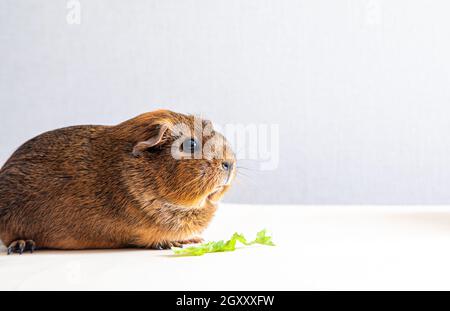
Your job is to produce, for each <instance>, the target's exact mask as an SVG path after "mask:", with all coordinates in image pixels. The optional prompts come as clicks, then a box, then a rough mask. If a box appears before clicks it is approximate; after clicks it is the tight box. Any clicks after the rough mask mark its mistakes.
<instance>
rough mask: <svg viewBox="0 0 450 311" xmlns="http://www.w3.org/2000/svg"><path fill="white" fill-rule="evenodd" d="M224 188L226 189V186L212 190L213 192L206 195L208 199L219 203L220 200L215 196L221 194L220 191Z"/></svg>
mask: <svg viewBox="0 0 450 311" xmlns="http://www.w3.org/2000/svg"><path fill="white" fill-rule="evenodd" d="M223 189H224V186H220V187H217V188H216V189H215V190H214V191H213V192H211V193H210V194H209V195H208V196H207V197H206V200H208V201H209V202H210V203H213V204H215V203H217V201H218V200H216V199H215V196H216V195H217V194H219V193H220V192H222V191H223Z"/></svg>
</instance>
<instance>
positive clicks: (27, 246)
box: [7, 240, 36, 255]
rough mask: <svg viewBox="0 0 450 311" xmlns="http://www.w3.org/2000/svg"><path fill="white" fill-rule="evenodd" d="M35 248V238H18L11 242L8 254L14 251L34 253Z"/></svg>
mask: <svg viewBox="0 0 450 311" xmlns="http://www.w3.org/2000/svg"><path fill="white" fill-rule="evenodd" d="M35 249H36V243H34V241H33V240H16V241H13V242H12V243H11V244H9V246H8V250H7V252H8V255H10V254H12V253H19V254H20V255H22V253H23V252H25V251H30V253H33V252H34V250H35Z"/></svg>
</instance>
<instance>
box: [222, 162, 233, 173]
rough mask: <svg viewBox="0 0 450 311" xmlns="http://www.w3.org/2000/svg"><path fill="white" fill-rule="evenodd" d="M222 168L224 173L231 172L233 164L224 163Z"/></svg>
mask: <svg viewBox="0 0 450 311" xmlns="http://www.w3.org/2000/svg"><path fill="white" fill-rule="evenodd" d="M222 168H223V169H224V170H225V171H231V170H232V169H233V163H231V162H228V161H224V162H222Z"/></svg>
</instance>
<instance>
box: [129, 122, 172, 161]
mask: <svg viewBox="0 0 450 311" xmlns="http://www.w3.org/2000/svg"><path fill="white" fill-rule="evenodd" d="M168 129H169V126H168V125H167V124H162V125H161V126H160V127H159V131H158V132H157V134H156V135H155V136H153V137H151V138H150V139H149V140H146V141H141V142H138V143H137V144H136V146H134V148H133V155H134V156H135V157H137V156H139V155H141V154H142V152H143V151H145V150H147V149H149V148H151V147H154V146H156V145H158V144H159V143H160V142H161V141H162V138H163V136H164V133H165V132H166V131H167V130H168Z"/></svg>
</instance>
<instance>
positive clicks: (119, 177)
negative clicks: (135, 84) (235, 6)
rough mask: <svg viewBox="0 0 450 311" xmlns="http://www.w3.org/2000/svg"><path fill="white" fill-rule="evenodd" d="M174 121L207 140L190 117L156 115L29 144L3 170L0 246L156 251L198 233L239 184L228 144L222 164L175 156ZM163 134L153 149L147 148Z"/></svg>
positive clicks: (59, 132) (163, 112) (207, 157)
mask: <svg viewBox="0 0 450 311" xmlns="http://www.w3.org/2000/svg"><path fill="white" fill-rule="evenodd" d="M178 123H184V124H188V125H189V128H190V129H191V130H192V131H193V132H194V133H195V135H196V136H197V137H198V135H202V134H201V132H198V131H197V129H196V128H195V124H194V117H192V116H187V115H183V114H178V113H175V112H171V111H167V110H158V111H155V112H151V113H146V114H143V115H140V116H138V117H136V118H134V119H131V120H128V121H126V122H123V123H121V124H119V125H117V126H74V127H68V128H63V129H58V130H55V131H51V132H47V133H44V134H42V135H40V136H38V137H36V138H34V139H32V140H30V141H28V142H27V143H25V144H24V145H23V146H21V147H20V148H19V149H18V150H17V151H16V152H15V153H14V154H13V155H12V157H11V158H10V159H9V160H8V161H7V162H6V164H5V165H4V166H3V168H2V169H1V171H0V239H1V240H2V241H3V242H4V243H5V245H7V246H8V245H9V244H10V243H12V242H13V241H16V240H34V242H35V243H36V245H37V247H39V248H56V249H86V248H122V247H145V248H154V247H158V246H163V247H170V246H172V245H178V244H179V243H178V241H179V242H182V241H184V240H188V239H189V238H191V237H192V236H193V235H195V234H197V233H200V232H201V231H202V230H203V229H205V227H206V226H207V225H208V224H209V222H210V220H211V218H212V217H213V215H214V212H215V211H216V205H215V201H217V200H218V199H220V198H221V196H222V195H223V194H224V192H225V191H226V190H227V189H228V187H229V184H227V185H224V183H223V181H224V179H225V177H227V176H228V174H231V175H233V176H232V177H234V170H232V171H229V172H226V171H225V170H224V169H223V167H222V163H223V161H225V160H226V161H229V162H232V163H234V161H235V158H234V154H233V153H232V152H231V150H230V148H229V147H228V145H227V143H226V141H225V145H226V146H227V148H226V150H225V153H224V156H225V157H224V158H225V159H216V158H212V157H210V155H209V154H206V155H205V158H202V159H185V160H177V159H174V158H173V157H172V155H171V153H170V150H171V149H170V148H171V145H172V143H173V142H174V140H175V139H176V137H174V136H173V135H172V134H173V133H171V129H172V128H173V126H174V125H176V124H178ZM201 124H202V125H203V126H208V125H210V123H209V121H202V122H201ZM165 128H168V130H167V131H166V132H164V133H161V137H162V140H161V141H160V142H158V144H157V145H155V146H152V147H149V148H148V150H141V149H143V148H141V147H142V146H143V145H142V143H143V142H144V143H145V142H149V141H151V139H152V138H154V137H157V135H158V133H159V131H161V130H162V129H165ZM199 133H200V134H199ZM162 134H163V135H162ZM213 134H216V133H215V132H213ZM211 137H212V136H208V137H206V136H203V137H202V139H203V141H207V140H208V139H209V138H211ZM215 137H216V138H217V137H222V136H220V134H216V136H215ZM211 139H212V138H211ZM139 143H141V145H140V146H139V147H136V146H137V145H138V144H139ZM136 148H138V149H139V150H138V151H139V154H133V150H134V149H136ZM144 149H145V148H144Z"/></svg>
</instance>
